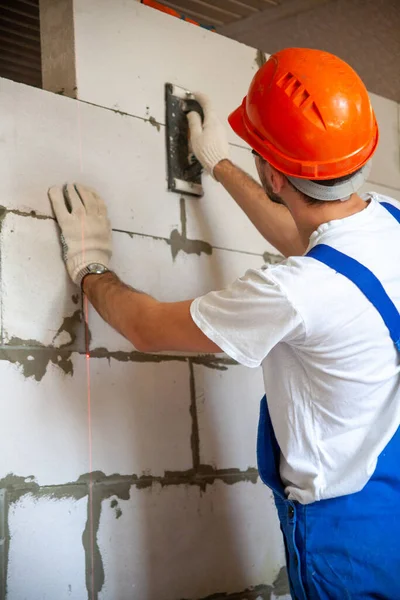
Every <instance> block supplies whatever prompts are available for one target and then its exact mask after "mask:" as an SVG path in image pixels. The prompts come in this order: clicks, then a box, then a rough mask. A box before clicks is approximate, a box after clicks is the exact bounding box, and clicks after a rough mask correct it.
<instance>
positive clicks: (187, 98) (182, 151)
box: [165, 83, 204, 196]
mask: <svg viewBox="0 0 400 600" xmlns="http://www.w3.org/2000/svg"><path fill="white" fill-rule="evenodd" d="M165 111H166V115H165V123H166V128H165V130H166V136H167V140H166V141H167V174H168V189H169V190H170V191H171V192H177V193H178V194H190V195H192V196H202V195H203V187H202V185H201V173H202V170H203V168H202V166H201V164H200V163H199V161H198V160H197V159H196V157H195V156H194V154H193V153H192V151H191V148H190V139H189V138H190V134H189V124H188V120H187V116H186V115H187V114H188V113H189V112H191V111H196V112H197V113H199V115H200V117H201V119H202V120H204V114H203V109H202V108H201V106H200V104H199V103H198V102H197V100H196V99H195V98H194V96H193V94H192V93H191V92H189V91H187V90H185V89H183V88H181V87H178V86H177V85H173V84H172V83H166V84H165Z"/></svg>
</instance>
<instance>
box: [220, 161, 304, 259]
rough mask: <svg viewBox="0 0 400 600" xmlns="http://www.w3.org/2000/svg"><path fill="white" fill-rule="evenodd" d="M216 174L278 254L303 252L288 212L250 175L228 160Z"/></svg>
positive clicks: (286, 254)
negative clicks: (270, 197) (271, 198)
mask: <svg viewBox="0 0 400 600" xmlns="http://www.w3.org/2000/svg"><path fill="white" fill-rule="evenodd" d="M214 175H215V177H216V179H217V180H218V181H219V182H220V183H222V185H223V186H224V188H225V189H226V190H227V192H228V193H229V194H230V195H231V196H232V198H233V199H234V200H235V201H236V203H237V204H238V205H239V206H240V208H241V209H242V210H243V211H244V212H245V213H246V215H247V216H248V218H249V219H250V221H251V222H252V223H253V225H254V226H255V227H256V228H257V229H258V231H259V232H260V233H261V235H262V236H263V237H264V238H265V239H266V240H267V241H268V242H269V243H270V244H272V245H273V246H274V247H275V248H276V249H277V250H279V252H281V253H282V254H283V255H284V256H291V255H301V254H303V253H304V251H305V247H304V244H303V243H302V241H301V239H300V235H299V232H298V229H297V227H296V224H295V222H294V220H293V218H292V215H291V214H290V212H289V211H288V209H287V208H286V207H285V206H282V205H280V204H276V203H274V202H272V201H271V200H270V199H269V198H268V196H267V194H266V193H265V192H264V190H263V188H262V187H261V185H260V184H259V183H257V182H256V181H254V179H253V178H252V177H250V175H248V174H247V173H245V172H244V171H242V170H241V169H240V168H239V167H237V166H236V165H234V164H233V163H231V162H230V161H229V160H223V161H221V162H220V163H219V164H218V165H217V166H216V167H215V169H214Z"/></svg>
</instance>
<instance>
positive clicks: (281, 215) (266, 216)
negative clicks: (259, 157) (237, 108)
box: [188, 94, 306, 256]
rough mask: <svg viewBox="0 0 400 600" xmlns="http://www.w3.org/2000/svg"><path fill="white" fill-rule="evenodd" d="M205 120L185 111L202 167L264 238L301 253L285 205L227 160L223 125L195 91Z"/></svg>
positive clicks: (282, 249) (287, 253)
mask: <svg viewBox="0 0 400 600" xmlns="http://www.w3.org/2000/svg"><path fill="white" fill-rule="evenodd" d="M196 99H197V100H198V101H199V102H200V104H201V106H202V108H203V112H204V121H203V122H202V121H201V118H200V116H199V114H198V113H197V112H190V113H189V114H188V121H189V128H190V140H191V145H192V149H193V152H194V154H195V155H196V157H197V159H198V160H199V161H200V163H201V164H202V165H203V167H204V168H205V169H206V171H208V173H210V174H211V175H212V176H213V177H214V178H215V179H217V180H218V181H219V182H221V183H222V185H223V186H224V188H225V189H226V190H227V191H228V193H229V194H230V195H231V196H232V198H233V199H234V200H235V201H236V202H237V204H238V205H239V206H240V208H241V209H242V210H243V211H244V212H245V213H246V215H247V216H248V218H249V219H250V221H251V222H252V223H253V225H255V227H256V228H257V229H258V231H259V232H260V233H261V235H262V236H264V237H265V239H266V240H267V241H268V242H270V243H271V244H272V245H273V246H274V247H275V248H277V249H278V250H279V251H280V252H282V254H283V255H284V256H290V255H299V254H303V253H304V251H305V249H306V248H305V247H304V245H303V243H302V241H301V239H300V235H299V232H298V230H297V227H296V225H295V222H294V220H293V218H292V216H291V214H290V212H289V211H288V209H287V208H286V207H284V206H281V205H279V204H274V203H273V202H272V201H271V200H270V199H269V198H268V196H267V195H266V193H265V192H264V190H263V189H262V187H261V186H260V185H259V184H258V183H256V182H255V181H254V179H252V177H250V176H249V175H247V174H246V173H244V172H243V171H242V170H241V169H239V168H238V167H236V166H235V165H234V164H232V162H231V161H230V148H229V144H228V139H227V136H226V132H225V128H224V126H223V125H222V123H221V122H220V121H219V119H218V117H217V116H216V115H215V113H214V111H213V110H212V107H211V105H210V101H209V99H208V98H207V96H205V95H203V94H196Z"/></svg>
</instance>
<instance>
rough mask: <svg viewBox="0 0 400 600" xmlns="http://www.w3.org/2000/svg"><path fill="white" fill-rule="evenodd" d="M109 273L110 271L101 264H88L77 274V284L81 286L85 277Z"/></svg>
mask: <svg viewBox="0 0 400 600" xmlns="http://www.w3.org/2000/svg"><path fill="white" fill-rule="evenodd" d="M109 271H110V269H109V268H108V267H105V266H104V265H102V264H101V263H90V264H89V265H86V267H85V268H84V269H82V271H80V272H79V275H78V283H79V285H80V286H81V285H82V283H83V280H84V279H85V277H86V275H102V274H103V273H108V272H109Z"/></svg>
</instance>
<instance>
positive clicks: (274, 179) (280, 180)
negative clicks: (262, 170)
mask: <svg viewBox="0 0 400 600" xmlns="http://www.w3.org/2000/svg"><path fill="white" fill-rule="evenodd" d="M269 168H270V175H271V186H272V191H273V192H274V193H275V194H280V193H281V191H282V188H283V187H284V185H285V183H286V177H285V176H284V174H283V173H281V172H280V171H278V170H277V169H275V167H273V166H272V165H269Z"/></svg>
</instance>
